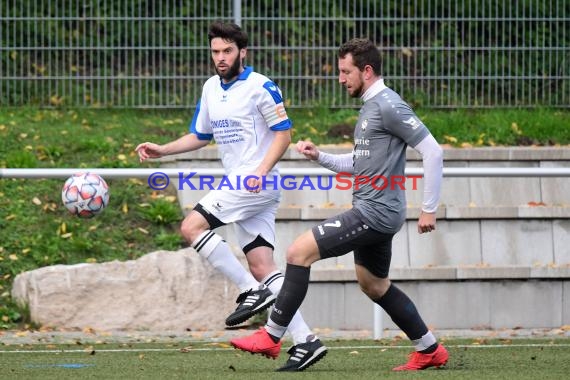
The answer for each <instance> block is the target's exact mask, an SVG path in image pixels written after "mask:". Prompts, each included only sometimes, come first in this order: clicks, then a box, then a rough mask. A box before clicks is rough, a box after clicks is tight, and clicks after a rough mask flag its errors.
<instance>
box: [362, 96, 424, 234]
mask: <svg viewBox="0 0 570 380" xmlns="http://www.w3.org/2000/svg"><path fill="white" fill-rule="evenodd" d="M429 133H430V132H429V130H428V129H427V128H426V127H425V125H424V124H423V123H422V122H421V121H420V119H419V118H418V117H417V116H416V114H415V113H414V111H412V109H411V108H410V106H409V105H408V104H407V103H406V102H404V101H403V100H402V98H400V96H399V95H398V94H397V93H396V92H394V91H393V90H391V89H390V88H385V89H384V90H382V91H380V92H379V93H378V94H376V95H375V96H374V97H373V98H371V99H369V100H367V101H366V102H365V103H364V105H363V106H362V108H361V109H360V115H359V117H358V122H357V124H356V128H355V131H354V151H353V155H354V177H353V183H354V186H353V201H352V203H353V206H354V207H355V208H356V209H357V210H358V211H360V212H361V213H362V215H363V217H364V219H365V221H366V223H368V225H369V226H370V227H372V228H373V229H375V230H377V231H380V232H384V233H396V232H398V231H399V230H400V228H401V227H402V225H403V223H404V221H405V219H406V193H405V186H409V187H411V186H412V185H413V183H412V180H406V178H405V177H404V170H405V168H406V147H407V146H408V145H410V146H412V147H414V146H416V145H417V144H418V143H419V142H421V141H422V140H423V139H424V138H425V137H426V136H427V135H429ZM359 176H362V177H359ZM366 179H368V180H369V181H368V183H365V184H362V185H360V186H356V183H357V182H361V183H363V182H364V181H366ZM357 187H358V188H357Z"/></svg>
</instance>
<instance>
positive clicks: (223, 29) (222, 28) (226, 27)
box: [208, 21, 248, 49]
mask: <svg viewBox="0 0 570 380" xmlns="http://www.w3.org/2000/svg"><path fill="white" fill-rule="evenodd" d="M218 37H219V38H222V39H224V40H226V41H232V42H235V43H236V45H237V47H238V49H243V48H246V47H247V40H248V37H247V33H246V32H244V31H243V30H241V28H240V27H239V25H237V24H234V23H232V22H222V21H215V22H213V23H212V24H211V25H210V30H209V32H208V42H209V43H210V44H211V43H212V40H213V39H214V38H218Z"/></svg>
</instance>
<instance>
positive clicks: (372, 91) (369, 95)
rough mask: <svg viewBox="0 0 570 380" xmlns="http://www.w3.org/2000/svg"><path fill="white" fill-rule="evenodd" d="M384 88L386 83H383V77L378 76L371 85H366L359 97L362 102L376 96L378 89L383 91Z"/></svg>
mask: <svg viewBox="0 0 570 380" xmlns="http://www.w3.org/2000/svg"><path fill="white" fill-rule="evenodd" d="M385 88H386V85H384V79H382V78H379V79H378V80H377V81H376V82H374V83H373V84H372V86H370V87H368V90H366V92H365V93H364V94H362V96H361V97H360V99H362V101H363V102H366V101H368V100H370V99H372V98H373V97H374V96H376V95H377V94H378V93H379V92H380V91H383V90H384V89H385Z"/></svg>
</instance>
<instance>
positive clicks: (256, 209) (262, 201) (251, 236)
mask: <svg viewBox="0 0 570 380" xmlns="http://www.w3.org/2000/svg"><path fill="white" fill-rule="evenodd" d="M280 200H281V193H280V191H278V190H275V191H274V190H262V191H261V192H259V193H250V192H249V191H246V190H230V189H221V190H211V191H210V192H209V193H208V194H207V195H206V196H205V197H203V198H202V199H200V201H199V202H198V203H200V205H202V207H203V208H205V209H206V210H208V211H209V212H210V213H211V214H212V215H214V216H215V217H216V218H218V219H219V220H220V221H222V222H223V223H224V224H230V223H234V229H235V233H236V237H237V239H238V244H239V245H240V247H241V248H243V247H245V246H246V245H248V244H249V243H251V242H252V241H254V240H255V238H256V237H257V236H258V235H261V237H262V238H264V239H265V240H266V241H267V242H268V243H270V244H272V245H275V214H276V213H277V208H278V207H279V201H280Z"/></svg>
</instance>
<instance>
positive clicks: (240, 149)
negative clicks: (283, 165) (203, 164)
mask: <svg viewBox="0 0 570 380" xmlns="http://www.w3.org/2000/svg"><path fill="white" fill-rule="evenodd" d="M291 126H292V123H291V120H289V117H288V116H287V112H286V111H285V107H284V104H283V97H282V95H281V90H280V89H279V87H278V86H277V85H276V84H275V83H274V82H272V81H271V80H269V79H268V78H267V77H266V76H264V75H261V74H259V73H256V72H254V71H253V69H252V68H251V67H248V66H246V67H245V70H244V71H243V72H242V73H241V74H240V75H239V76H238V78H237V79H236V80H235V81H233V82H231V83H227V84H225V83H223V82H222V81H221V80H220V77H219V76H218V75H214V76H213V77H211V78H210V79H208V80H207V81H206V83H204V87H203V89H202V97H201V98H200V101H199V102H198V105H197V108H196V111H195V113H194V117H193V119H192V123H191V125H190V132H191V133H195V134H196V135H197V136H198V138H199V139H201V140H211V139H212V138H213V139H214V140H215V141H216V144H217V145H218V148H219V152H220V154H221V159H222V164H223V166H224V169H225V171H226V174H230V173H231V174H233V175H238V174H239V175H241V174H251V173H253V171H255V169H257V167H258V166H259V164H260V163H261V161H262V160H263V158H264V157H265V154H266V152H267V150H268V149H269V147H270V146H271V143H272V142H273V138H274V133H273V132H272V131H283V130H288V129H290V128H291ZM273 170H276V168H274V169H273ZM270 174H272V175H273V174H277V173H276V172H275V173H273V172H272V173H270Z"/></svg>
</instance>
